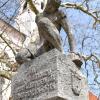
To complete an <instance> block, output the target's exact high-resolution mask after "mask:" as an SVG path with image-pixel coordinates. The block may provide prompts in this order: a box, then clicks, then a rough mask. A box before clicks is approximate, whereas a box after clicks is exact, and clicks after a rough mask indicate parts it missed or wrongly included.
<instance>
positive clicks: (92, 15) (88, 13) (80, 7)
mask: <svg viewBox="0 0 100 100" xmlns="http://www.w3.org/2000/svg"><path fill="white" fill-rule="evenodd" d="M61 6H62V7H65V8H73V9H77V10H80V11H82V12H84V13H85V14H87V15H89V16H91V17H92V18H94V20H95V24H96V23H100V19H98V18H97V17H96V15H94V14H93V13H92V12H89V11H88V9H87V8H85V7H83V6H82V5H81V4H76V3H63V4H61Z"/></svg>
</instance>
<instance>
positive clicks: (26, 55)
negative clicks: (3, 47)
mask: <svg viewBox="0 0 100 100" xmlns="http://www.w3.org/2000/svg"><path fill="white" fill-rule="evenodd" d="M31 59H33V55H32V53H31V52H30V51H29V50H28V49H23V50H21V51H20V52H19V53H17V55H16V56H15V60H16V62H17V63H18V64H23V63H24V62H26V61H29V60H31Z"/></svg>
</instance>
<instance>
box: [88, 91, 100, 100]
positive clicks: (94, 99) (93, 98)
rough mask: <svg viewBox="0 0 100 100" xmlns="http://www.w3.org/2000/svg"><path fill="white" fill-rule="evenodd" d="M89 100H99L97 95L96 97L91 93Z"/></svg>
mask: <svg viewBox="0 0 100 100" xmlns="http://www.w3.org/2000/svg"><path fill="white" fill-rule="evenodd" d="M89 100H99V99H98V97H97V96H96V95H94V94H93V93H92V92H89Z"/></svg>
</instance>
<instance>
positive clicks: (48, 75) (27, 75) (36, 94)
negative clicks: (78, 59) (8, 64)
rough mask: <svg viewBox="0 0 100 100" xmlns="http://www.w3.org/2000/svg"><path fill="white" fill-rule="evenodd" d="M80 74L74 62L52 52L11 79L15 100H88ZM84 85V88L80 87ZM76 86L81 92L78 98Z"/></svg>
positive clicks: (28, 65)
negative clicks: (75, 74)
mask: <svg viewBox="0 0 100 100" xmlns="http://www.w3.org/2000/svg"><path fill="white" fill-rule="evenodd" d="M77 71H78V69H77V67H76V66H75V64H74V63H73V62H72V61H71V59H69V58H67V57H66V56H65V55H63V54H61V53H60V52H59V51H57V50H55V49H54V50H51V51H50V52H48V53H45V54H43V55H41V56H39V57H37V58H36V59H34V60H33V61H30V62H26V63H25V64H23V65H22V66H21V67H20V68H19V70H18V73H17V74H16V75H15V76H14V77H13V78H12V97H13V100H88V96H87V94H88V91H87V83H86V81H83V79H84V77H82V76H81V75H80V74H78V73H77ZM72 72H73V73H77V75H78V76H79V78H77V77H76V76H75V77H73V76H74V75H73V74H72ZM72 80H73V81H74V82H73V84H72ZM81 81H82V83H84V85H82V87H81V85H80V86H79V85H78V83H80V84H81ZM75 83H76V84H75ZM77 86H78V87H80V88H79V89H78V90H77V91H78V94H77V95H75V93H76V92H77V91H76V92H75V93H74V92H73V89H74V90H75V89H77V88H76V87H77ZM72 88H73V89H72Z"/></svg>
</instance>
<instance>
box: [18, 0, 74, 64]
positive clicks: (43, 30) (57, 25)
mask: <svg viewBox="0 0 100 100" xmlns="http://www.w3.org/2000/svg"><path fill="white" fill-rule="evenodd" d="M60 4H61V0H48V1H47V5H46V7H45V9H44V11H43V13H39V14H37V15H36V20H35V21H36V24H37V26H38V31H39V36H40V42H39V45H40V46H39V48H38V50H37V51H36V53H35V54H33V53H32V52H31V51H30V50H29V49H30V48H31V47H30V48H29V49H26V50H24V51H22V52H21V53H18V54H17V55H16V61H17V62H18V63H19V64H22V63H23V62H25V61H26V60H27V59H29V58H30V59H34V58H35V57H37V56H39V55H41V54H43V53H44V52H47V51H49V50H51V49H53V48H56V49H58V50H59V51H60V52H63V48H62V43H61V37H60V34H59V33H60V30H61V28H63V29H64V30H65V32H66V33H67V36H68V41H69V46H70V51H74V38H73V35H72V33H71V30H70V27H69V25H68V20H67V16H66V15H65V14H64V13H63V12H62V11H60V10H59V6H60Z"/></svg>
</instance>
